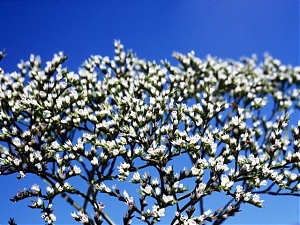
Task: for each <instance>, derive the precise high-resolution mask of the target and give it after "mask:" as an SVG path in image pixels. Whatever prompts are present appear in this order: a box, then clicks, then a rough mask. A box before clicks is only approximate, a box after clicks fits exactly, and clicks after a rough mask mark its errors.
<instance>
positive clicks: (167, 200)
mask: <svg viewBox="0 0 300 225" xmlns="http://www.w3.org/2000/svg"><path fill="white" fill-rule="evenodd" d="M162 200H163V201H164V203H168V202H171V201H173V200H174V197H173V196H171V195H165V194H163V196H162Z"/></svg>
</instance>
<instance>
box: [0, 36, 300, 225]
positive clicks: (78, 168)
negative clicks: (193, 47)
mask: <svg viewBox="0 0 300 225" xmlns="http://www.w3.org/2000/svg"><path fill="white" fill-rule="evenodd" d="M114 46H115V56H114V57H113V58H112V59H110V58H109V57H107V56H106V57H102V56H100V55H95V56H91V57H90V58H89V59H88V60H86V61H85V62H84V63H83V65H82V68H80V69H79V71H78V73H76V72H72V71H69V70H68V69H67V68H66V67H63V64H64V63H65V61H66V60H67V57H66V56H64V54H63V53H62V52H60V53H58V54H55V55H54V58H53V59H52V60H51V61H49V62H46V66H45V67H43V66H42V63H41V59H40V57H39V56H34V55H31V56H30V59H29V61H26V62H24V61H21V62H20V63H19V64H18V65H17V66H18V71H15V72H12V73H6V72H5V71H4V70H3V69H0V81H1V82H0V141H1V146H0V175H11V174H17V178H18V179H26V174H28V173H31V174H35V175H36V176H39V177H40V178H42V179H43V180H44V181H45V182H46V183H47V188H46V193H43V192H42V190H41V189H40V186H39V185H38V184H34V185H33V186H32V187H31V188H30V189H24V190H23V191H18V193H17V195H16V196H14V197H13V198H12V199H11V200H12V201H19V200H24V199H27V198H34V200H32V204H31V205H30V207H31V208H34V209H40V210H41V211H42V213H43V214H42V218H43V219H44V220H45V222H46V223H48V224H52V223H53V222H55V221H56V220H57V221H58V220H59V218H56V217H55V215H54V214H53V209H52V205H53V202H54V201H55V198H56V197H57V196H58V195H61V196H63V197H64V198H65V199H66V200H67V202H68V203H71V205H72V206H73V207H74V208H75V209H76V212H77V213H75V212H72V213H71V216H72V217H73V218H74V219H75V221H77V222H79V223H82V224H102V222H103V221H106V222H107V223H108V224H114V223H113V221H112V220H111V219H110V217H109V215H108V214H107V212H108V211H109V206H108V205H107V204H106V203H105V198H103V196H106V195H107V196H110V198H111V199H115V200H117V201H120V202H123V204H124V203H125V204H126V205H127V210H126V211H125V212H124V216H123V224H131V223H134V220H137V219H139V220H140V221H143V222H145V223H147V224H154V223H156V222H158V221H162V220H163V219H164V217H165V215H166V214H167V213H169V211H168V210H169V209H175V211H176V213H175V215H174V218H173V220H172V221H168V222H167V223H169V224H200V223H205V222H211V221H217V223H221V222H222V221H224V220H225V219H227V218H228V217H230V216H234V215H236V213H238V212H239V211H240V207H241V203H247V204H252V205H254V206H257V207H262V203H263V202H264V200H262V199H261V198H260V196H261V195H260V194H266V193H269V194H273V195H280V194H284V195H287V194H289V195H294V196H299V195H300V194H299V191H300V177H299V175H298V174H297V172H298V170H299V169H300V153H299V152H300V151H299V150H300V121H299V118H295V115H299V110H300V97H299V96H300V91H299V90H300V67H294V68H293V67H291V66H285V65H281V63H280V61H279V60H277V59H273V58H272V57H271V56H269V55H265V58H264V61H263V62H261V64H257V62H256V57H255V56H253V57H252V58H243V59H241V60H240V61H233V60H225V61H224V60H221V59H216V58H213V57H211V56H208V57H207V58H206V59H203V60H202V59H199V58H197V57H196V56H195V53H194V52H190V53H188V54H187V55H183V54H180V53H174V55H173V56H174V57H175V59H177V60H178V62H179V65H177V66H173V65H171V63H170V62H168V61H166V60H165V61H162V62H161V64H157V63H156V62H149V61H146V60H143V59H139V58H138V57H137V56H136V55H135V54H134V53H133V52H132V51H127V52H125V51H124V46H123V45H122V44H121V43H120V42H119V41H115V44H114ZM4 56H5V54H4V53H3V52H0V60H1V59H2V58H3V57H4ZM291 109H293V111H292V110H291ZM297 113H298V114H297ZM110 181H114V182H116V183H117V184H118V186H119V185H123V184H124V182H125V183H127V185H128V186H126V187H125V188H124V189H126V190H128V191H129V192H130V194H131V195H129V194H128V193H129V192H127V191H123V192H121V191H120V190H119V188H117V185H114V186H113V187H112V188H110V187H108V185H107V183H109V182H110ZM128 181H130V182H128ZM79 182H80V184H85V186H86V187H87V190H82V189H80V188H79V187H83V186H84V185H78V184H79ZM71 184H72V185H71ZM130 185H131V186H130ZM131 187H132V189H130V188H131ZM270 187H271V188H270ZM276 188H278V189H277V190H276ZM135 190H138V191H135ZM215 192H219V193H224V194H226V195H227V196H230V197H231V200H230V203H228V204H225V206H224V207H223V206H221V209H219V210H216V211H215V212H213V211H212V210H210V209H205V206H204V205H202V202H203V200H204V198H208V197H209V196H211V195H213V194H214V193H215ZM73 195H76V196H80V197H82V198H83V199H84V203H83V205H82V206H79V205H78V204H75V201H74V200H73V198H72V196H73ZM100 199H101V201H103V202H104V203H105V204H106V205H107V206H106V207H105V208H104V203H99V202H98V201H99V200H100ZM218 204H219V203H218ZM88 206H90V207H92V208H93V209H94V215H93V216H91V215H90V214H89V213H88V211H87V208H88ZM217 207H220V206H219V205H218V206H217ZM173 211H174V210H173Z"/></svg>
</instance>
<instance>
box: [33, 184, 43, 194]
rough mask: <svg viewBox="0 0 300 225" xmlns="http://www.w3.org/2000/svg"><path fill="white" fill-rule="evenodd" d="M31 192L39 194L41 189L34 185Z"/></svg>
mask: <svg viewBox="0 0 300 225" xmlns="http://www.w3.org/2000/svg"><path fill="white" fill-rule="evenodd" d="M31 190H32V191H33V193H35V194H37V193H38V192H40V190H41V189H40V187H39V185H37V184H34V185H32V187H31Z"/></svg>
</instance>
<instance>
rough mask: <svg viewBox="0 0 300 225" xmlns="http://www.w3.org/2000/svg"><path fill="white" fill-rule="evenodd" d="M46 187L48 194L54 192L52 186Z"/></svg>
mask: <svg viewBox="0 0 300 225" xmlns="http://www.w3.org/2000/svg"><path fill="white" fill-rule="evenodd" d="M46 189H47V193H48V194H50V195H51V194H53V193H54V189H53V188H51V187H46Z"/></svg>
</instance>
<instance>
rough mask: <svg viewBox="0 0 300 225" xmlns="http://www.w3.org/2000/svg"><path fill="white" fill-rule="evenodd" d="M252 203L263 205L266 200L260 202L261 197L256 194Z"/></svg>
mask: <svg viewBox="0 0 300 225" xmlns="http://www.w3.org/2000/svg"><path fill="white" fill-rule="evenodd" d="M252 201H253V203H259V204H260V203H262V202H263V201H264V200H260V197H259V195H258V194H254V195H253V196H252Z"/></svg>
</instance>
